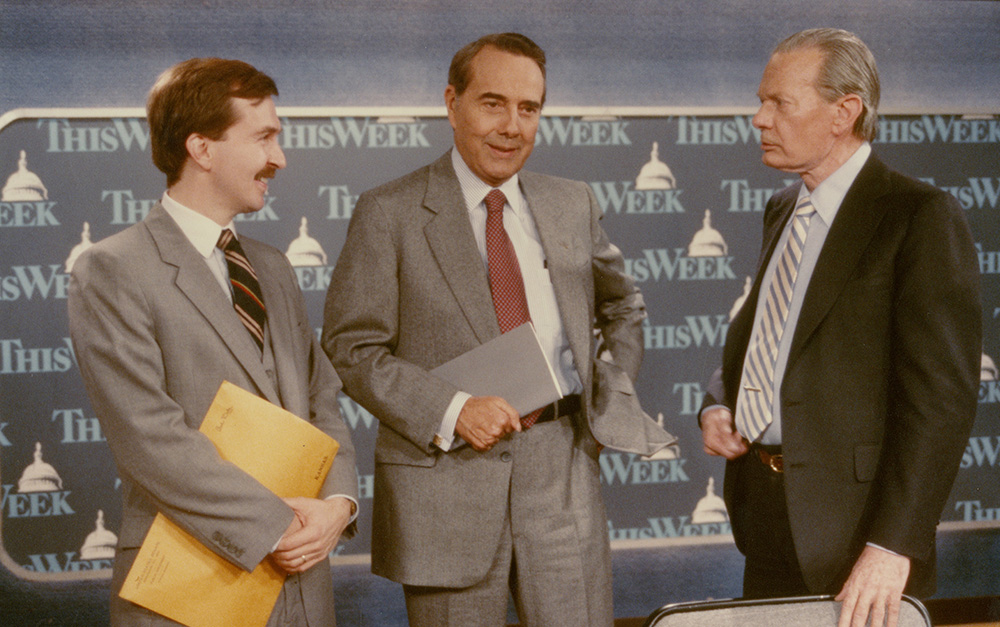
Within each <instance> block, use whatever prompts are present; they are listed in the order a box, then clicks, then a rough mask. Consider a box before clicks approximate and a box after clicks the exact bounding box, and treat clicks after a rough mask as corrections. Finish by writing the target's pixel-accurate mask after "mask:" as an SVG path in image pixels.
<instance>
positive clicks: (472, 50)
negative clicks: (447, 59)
mask: <svg viewBox="0 0 1000 627" xmlns="http://www.w3.org/2000/svg"><path fill="white" fill-rule="evenodd" d="M487 46H493V47H494V48H497V49H498V50H502V51H504V52H509V53H511V54H516V55H519V56H522V57H528V58H529V59H531V60H532V61H534V62H535V63H536V64H537V65H538V69H539V70H541V71H542V80H544V79H545V51H544V50H542V49H541V48H540V47H539V46H538V44H536V43H535V42H533V41H531V39H529V38H527V37H525V36H524V35H522V34H520V33H494V34H492V35H484V36H482V37H480V38H479V39H477V40H476V41H474V42H472V43H470V44H466V45H465V46H463V47H462V49H461V50H459V51H458V52H456V53H455V56H454V57H452V59H451V67H449V68H448V84H449V85H451V86H452V87H454V88H455V95H457V96H461V95H462V93H463V92H465V89H466V87H468V86H469V82H470V81H471V80H472V77H471V76H470V75H469V74H470V71H469V66H470V65H471V64H472V59H473V57H475V56H476V55H477V54H479V51H480V50H482V49H483V48H485V47H487ZM542 104H545V92H542Z"/></svg>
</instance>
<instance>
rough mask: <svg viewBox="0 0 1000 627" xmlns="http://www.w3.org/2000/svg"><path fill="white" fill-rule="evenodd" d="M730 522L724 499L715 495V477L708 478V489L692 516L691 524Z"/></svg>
mask: <svg viewBox="0 0 1000 627" xmlns="http://www.w3.org/2000/svg"><path fill="white" fill-rule="evenodd" d="M728 521H729V513H728V512H727V511H726V503H725V501H723V500H722V497H720V496H718V495H716V494H715V477H709V478H708V488H707V489H706V490H705V496H703V497H701V499H700V500H699V501H698V504H697V505H695V508H694V512H692V514H691V524H693V525H701V524H704V523H723V522H728Z"/></svg>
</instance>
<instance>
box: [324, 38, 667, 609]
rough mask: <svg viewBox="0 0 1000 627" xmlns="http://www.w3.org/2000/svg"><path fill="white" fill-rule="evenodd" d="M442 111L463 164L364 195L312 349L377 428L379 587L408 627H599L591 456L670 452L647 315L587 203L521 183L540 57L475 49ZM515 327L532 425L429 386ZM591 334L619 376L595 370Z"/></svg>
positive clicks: (494, 41) (604, 566)
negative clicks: (535, 407) (647, 351)
mask: <svg viewBox="0 0 1000 627" xmlns="http://www.w3.org/2000/svg"><path fill="white" fill-rule="evenodd" d="M444 97H445V104H446V105H447V110H448V118H449V120H450V122H451V125H452V128H453V129H454V139H455V149H454V150H452V151H449V152H448V153H446V154H445V155H444V156H443V157H441V158H440V159H439V160H437V161H436V162H434V163H432V164H430V165H428V166H426V167H424V168H421V169H419V170H417V171H415V172H413V173H411V174H408V175H406V176H404V177H402V178H400V179H398V180H396V181H393V182H391V183H388V184H386V185H383V186H381V187H379V188H376V189H374V190H371V191H369V192H366V193H365V194H363V195H362V196H361V198H360V199H359V200H358V203H357V205H356V207H355V210H354V214H353V216H352V218H351V224H350V228H349V230H348V235H347V241H346V243H345V245H344V248H343V250H342V252H341V255H340V259H339V261H338V262H337V266H336V268H335V270H334V272H333V276H332V280H331V283H330V291H329V294H328V296H327V304H326V313H325V316H324V322H325V325H324V328H323V347H324V349H325V350H326V352H327V354H328V355H329V356H330V358H331V359H332V361H333V363H334V366H335V367H336V368H337V371H338V374H340V376H341V378H342V379H343V380H344V390H345V392H346V393H347V394H349V395H350V396H351V397H352V398H354V399H355V400H356V401H358V403H360V404H361V405H362V406H363V407H365V408H366V409H368V410H369V411H371V412H372V414H374V415H375V416H376V417H377V418H378V419H379V433H378V439H377V441H376V446H375V499H374V515H373V530H372V571H373V572H375V573H376V574H378V575H382V576H384V577H388V578H389V579H392V580H394V581H398V582H400V583H402V584H403V589H404V593H405V596H406V603H407V611H408V614H409V619H410V624H411V625H484V626H485V625H489V626H494V627H495V626H498V625H503V624H505V622H506V615H507V602H508V590H510V591H511V592H513V596H514V601H515V605H516V607H517V611H518V615H519V616H520V620H521V622H522V624H525V625H545V626H548V627H551V626H554V625H590V626H594V625H611V624H612V617H613V612H612V606H611V567H610V551H609V546H608V534H607V526H606V525H607V522H606V518H605V513H604V506H603V503H602V501H601V492H600V481H599V476H598V453H599V449H600V446H601V445H602V444H603V445H607V446H613V447H616V448H620V449H624V450H629V451H636V452H640V453H651V452H653V451H654V450H656V449H658V448H662V446H664V445H666V444H668V443H669V442H670V441H671V438H670V436H669V435H668V434H666V433H664V432H663V431H662V430H661V429H659V428H658V427H657V426H656V424H655V423H654V422H653V421H651V420H650V419H649V417H648V416H646V415H645V414H644V413H643V412H642V410H641V409H640V407H639V405H638V401H637V400H636V397H635V391H634V389H633V385H632V382H633V380H634V378H635V376H636V374H637V372H638V369H639V364H640V362H641V359H642V351H643V345H642V327H641V325H642V320H643V318H644V317H645V307H644V304H643V301H642V296H641V295H640V294H639V292H638V290H637V289H636V287H635V285H634V283H633V281H632V280H631V279H630V277H628V276H627V275H626V274H625V272H624V263H623V261H622V256H621V254H620V252H619V251H618V249H617V248H615V247H614V246H613V245H612V244H611V243H610V242H609V241H608V237H607V235H606V234H605V232H604V230H603V229H602V228H601V227H600V225H599V223H598V220H599V218H600V216H601V210H600V208H599V207H598V205H597V203H596V200H595V199H594V196H593V194H592V192H591V191H590V188H589V187H588V186H587V185H586V184H584V183H580V182H574V181H567V180H564V179H558V178H555V177H550V176H544V175H540V174H533V173H530V172H521V171H520V170H521V167H522V166H523V165H524V162H525V160H526V159H527V158H528V156H529V155H530V154H531V150H532V147H533V146H534V141H535V131H536V130H537V128H538V121H539V115H540V113H541V108H542V104H543V102H544V99H545V54H544V53H543V52H542V50H541V49H540V48H539V47H538V46H537V45H536V44H535V43H534V42H532V41H531V40H530V39H528V38H527V37H524V36H522V35H518V34H513V33H505V34H499V35H488V36H486V37H483V38H481V39H479V40H477V41H475V42H473V43H471V44H469V45H467V46H466V47H464V48H462V49H461V50H460V51H459V52H458V53H457V54H456V55H455V57H454V59H453V61H452V64H451V69H450V72H449V85H448V87H447V89H446V90H445V94H444ZM497 190H499V191H497ZM500 193H502V196H499V195H498V194H500ZM512 268H513V269H515V270H516V272H510V273H509V274H508V273H507V271H509V270H511V269H512ZM495 273H496V274H495ZM511 277H514V278H513V279H511ZM501 285H503V286H506V287H508V288H510V287H511V286H513V287H512V289H510V291H506V292H504V290H503V289H501ZM491 291H492V294H491ZM500 292H504V293H503V294H501V293H500ZM511 309H518V310H520V311H522V312H523V314H524V316H523V317H522V318H520V320H521V321H523V320H524V319H528V318H530V320H531V322H532V323H533V324H534V326H535V329H536V330H537V331H538V334H539V336H540V340H541V344H542V346H543V348H544V350H545V352H546V353H547V355H548V357H549V361H550V362H551V363H552V365H553V367H554V369H555V371H556V376H557V378H558V380H559V383H560V387H561V389H562V393H563V394H564V396H563V398H562V400H560V401H559V402H557V403H555V404H554V405H552V406H549V407H546V408H544V410H543V411H542V412H541V414H540V415H536V414H534V413H533V414H531V415H528V416H524V417H520V416H518V413H517V412H516V411H514V409H513V408H512V407H511V406H510V404H508V402H507V401H506V400H505V399H503V398H498V397H475V396H470V395H469V394H468V393H466V392H465V391H463V390H460V389H458V388H457V387H456V386H454V385H452V384H451V383H449V382H448V381H445V380H443V379H441V378H438V377H436V376H434V375H433V374H431V373H430V372H429V371H430V370H431V369H433V368H435V367H436V366H439V365H441V364H443V363H445V362H447V361H449V360H451V359H453V358H455V357H457V356H459V355H461V354H463V353H465V352H466V351H469V350H471V349H473V348H475V347H476V346H479V345H480V344H482V343H484V342H487V341H489V340H490V339H493V338H495V337H497V336H498V335H499V334H500V333H501V331H502V330H507V329H508V328H509V326H510V324H511V322H510V320H509V314H510V310H511ZM595 328H596V329H599V330H600V331H601V332H602V334H603V337H604V340H605V342H606V343H607V346H608V348H609V350H610V353H611V355H612V356H613V361H612V362H602V361H595V359H594V329H595ZM522 420H523V421H524V422H523V423H522ZM528 425H533V426H530V427H529V426H528ZM599 443H600V444H599Z"/></svg>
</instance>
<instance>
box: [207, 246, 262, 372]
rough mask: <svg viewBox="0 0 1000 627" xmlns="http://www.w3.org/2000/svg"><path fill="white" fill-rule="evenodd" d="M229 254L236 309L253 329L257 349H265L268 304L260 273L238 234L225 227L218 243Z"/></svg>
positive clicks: (230, 278) (245, 323) (248, 326)
mask: <svg viewBox="0 0 1000 627" xmlns="http://www.w3.org/2000/svg"><path fill="white" fill-rule="evenodd" d="M216 246H218V247H219V248H221V249H222V252H223V253H225V256H226V266H227V267H228V268H229V283H230V284H231V286H232V288H233V308H235V309H236V314H237V315H238V316H239V318H240V322H242V323H243V326H244V327H246V329H247V331H249V332H250V337H252V338H253V341H254V342H255V343H256V344H257V348H259V349H260V350H261V352H262V353H263V350H264V324H265V323H266V322H267V309H266V308H265V307H264V297H263V295H262V294H261V292H260V282H259V281H258V280H257V273H256V272H254V269H253V266H251V265H250V261H249V260H248V259H247V256H246V254H244V252H243V247H242V246H240V242H239V240H237V239H236V235H235V234H233V232H232V231H231V230H229V229H223V230H222V235H220V236H219V242H218V243H217V244H216Z"/></svg>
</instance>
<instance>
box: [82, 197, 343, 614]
mask: <svg viewBox="0 0 1000 627" xmlns="http://www.w3.org/2000/svg"><path fill="white" fill-rule="evenodd" d="M240 242H241V244H242V245H243V248H244V250H245V252H246V254H247V257H248V258H249V259H250V262H251V264H252V265H253V266H254V268H255V269H256V270H257V273H258V275H259V277H260V284H261V290H262V291H263V296H264V301H265V304H266V306H267V310H268V328H269V332H270V337H271V343H272V346H273V354H274V361H275V370H276V372H275V373H268V372H266V371H265V370H264V367H263V365H262V363H261V359H260V353H259V351H258V350H257V348H256V346H255V345H254V344H253V342H252V340H251V339H250V335H249V334H248V333H247V331H246V329H245V328H244V327H243V326H242V324H241V323H240V321H239V319H238V318H237V317H236V314H235V312H234V310H233V307H232V304H231V303H230V301H229V300H228V298H227V297H226V295H225V294H224V293H223V291H222V289H221V288H220V286H219V284H218V282H217V280H216V279H215V277H214V276H213V275H212V273H211V271H210V270H209V269H208V267H207V265H206V264H205V261H204V259H203V258H202V257H201V256H200V255H199V254H198V253H197V251H195V249H194V247H193V246H192V245H191V243H190V242H189V241H188V240H187V238H186V237H185V235H184V234H183V232H182V231H181V230H180V228H179V227H178V226H177V224H176V223H175V222H174V221H173V219H172V218H171V217H170V216H169V215H168V214H167V213H166V211H165V210H164V209H163V208H162V207H161V206H160V205H159V204H157V205H156V206H155V207H154V208H153V209H152V211H150V213H149V215H148V216H147V217H146V219H145V220H144V221H143V222H141V223H140V224H137V225H135V226H132V227H130V228H128V229H126V230H124V231H122V232H120V233H118V234H115V235H113V236H111V237H108V238H106V239H104V240H102V241H100V242H98V243H97V244H96V245H94V247H93V248H91V249H90V250H88V251H87V252H86V253H85V254H84V255H82V256H81V257H80V259H79V261H78V262H77V264H76V265H75V266H74V269H73V276H72V281H71V284H70V292H69V323H70V334H71V336H72V339H73V345H74V349H75V351H76V354H77V357H78V360H79V364H80V371H81V374H82V375H83V379H84V383H85V384H86V387H87V391H88V393H89V395H90V399H91V403H92V405H93V408H94V410H95V412H96V413H97V416H98V418H99V420H100V422H101V426H102V429H103V430H104V433H105V436H106V437H107V440H108V445H109V446H110V448H111V452H112V454H113V455H114V458H115V462H116V464H117V466H118V472H119V475H120V477H121V480H122V497H123V511H122V523H121V528H120V530H119V533H118V535H119V543H118V554H117V556H116V559H115V566H114V568H115V586H116V587H115V588H114V590H115V592H117V590H118V587H117V586H120V584H121V581H122V577H123V576H124V573H125V571H127V569H128V567H129V566H130V565H131V562H132V560H133V559H134V555H135V551H134V550H133V549H136V548H137V547H138V546H139V545H140V544H141V542H142V540H143V538H144V537H145V535H146V532H147V530H148V529H149V526H150V524H152V521H153V518H154V516H155V515H156V513H157V512H163V513H164V514H165V515H166V516H167V517H168V518H170V519H171V520H172V521H174V522H175V523H177V524H178V525H180V526H181V527H183V528H184V529H185V530H186V531H187V532H189V533H190V534H192V535H193V536H194V537H195V538H197V539H198V540H199V541H200V542H202V543H203V544H204V545H205V546H207V547H209V548H210V549H212V550H213V551H215V552H216V553H218V554H219V555H221V556H222V557H224V558H226V559H227V560H229V561H231V562H232V563H234V564H236V565H238V566H239V567H241V568H243V569H245V570H248V571H249V570H252V569H253V568H254V567H255V566H256V565H257V564H258V563H259V562H260V561H261V560H262V559H264V558H265V557H266V556H267V554H268V553H269V552H270V551H271V548H272V546H273V545H274V544H275V542H277V540H278V538H280V537H281V535H282V534H283V533H284V531H285V529H286V528H287V527H288V525H289V523H290V522H291V520H292V516H293V514H292V510H291V509H290V508H289V507H288V506H286V505H285V504H284V503H283V502H282V501H281V499H279V498H278V497H277V496H275V495H274V494H273V493H271V492H270V491H269V490H267V489H266V488H264V487H263V486H262V485H260V484H259V483H258V482H257V481H256V480H254V479H252V478H251V477H250V476H249V475H247V474H246V473H244V472H243V471H241V470H239V469H237V468H236V467H235V466H233V465H232V464H229V463H227V462H223V461H222V460H221V459H220V458H219V456H218V454H217V453H216V450H215V447H214V445H213V444H212V443H211V442H210V441H209V440H208V439H207V438H206V437H204V436H203V435H201V434H200V433H199V432H198V431H197V429H198V427H199V425H200V424H201V420H202V418H203V416H204V415H205V412H206V410H207V409H208V407H209V405H210V404H211V402H212V399H213V398H214V396H215V392H216V391H217V389H218V387H219V385H220V384H221V383H222V381H223V380H228V381H230V382H232V383H234V384H236V385H238V386H240V387H242V388H244V389H247V390H250V391H252V392H254V393H256V394H258V395H260V396H262V397H263V398H265V399H267V400H268V401H270V402H272V403H274V404H276V405H280V406H282V407H284V408H285V409H287V410H289V411H290V412H292V413H293V414H295V415H297V416H299V417H301V418H302V419H304V420H309V421H310V422H312V423H313V424H314V425H315V426H317V427H318V428H320V429H321V430H323V431H324V432H326V433H327V434H329V435H330V436H332V437H333V438H334V439H336V440H337V441H338V442H339V443H340V450H339V453H338V454H337V457H336V459H335V461H334V465H333V468H332V469H331V471H330V474H329V475H328V477H327V480H326V484H325V486H324V489H323V493H322V495H321V496H325V495H330V494H346V495H352V496H354V495H356V494H357V479H356V474H355V473H356V471H355V464H354V449H353V446H352V444H351V438H350V433H349V431H348V429H347V427H346V425H345V424H344V422H343V420H342V419H341V418H340V415H339V411H338V405H337V400H336V395H337V392H338V390H339V387H340V382H339V380H338V378H337V375H336V373H335V372H334V370H333V368H332V367H331V366H330V363H329V362H328V361H327V360H326V358H325V357H324V356H323V353H322V352H321V351H320V350H319V347H318V343H317V342H316V340H315V335H314V333H313V329H312V327H311V326H310V325H309V320H308V319H307V317H306V312H305V307H304V303H303V300H302V296H301V293H300V292H299V290H298V287H297V283H296V281H295V276H294V273H293V272H292V270H291V266H290V265H289V264H288V262H287V260H286V259H285V257H284V255H282V254H281V252H279V251H278V250H276V249H274V248H271V247H270V246H266V245H264V244H262V243H260V242H256V241H254V240H251V239H249V238H246V237H242V238H240ZM303 586H304V587H305V588H306V590H307V593H306V595H305V598H306V599H307V610H309V606H310V603H309V600H310V599H313V600H314V601H315V605H316V607H315V608H313V609H312V610H311V611H313V612H317V616H325V615H326V613H327V610H328V609H329V608H330V607H332V603H331V602H330V600H331V598H332V589H331V588H330V573H329V568H328V567H327V566H326V564H325V563H321V564H320V565H318V566H317V567H316V568H314V569H312V570H310V571H309V572H308V573H306V574H305V575H304V576H303ZM330 615H331V616H332V613H331V614H330ZM331 620H332V619H331Z"/></svg>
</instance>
